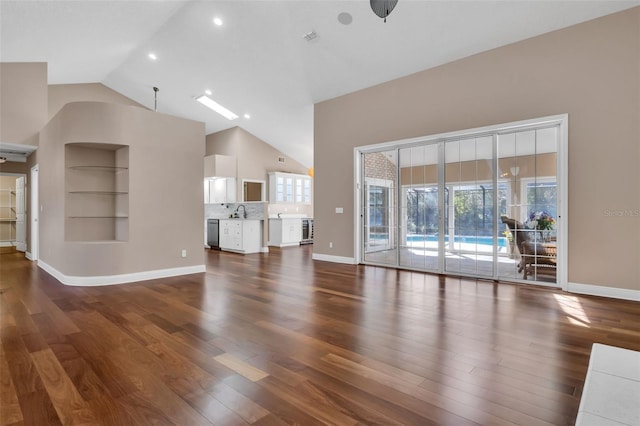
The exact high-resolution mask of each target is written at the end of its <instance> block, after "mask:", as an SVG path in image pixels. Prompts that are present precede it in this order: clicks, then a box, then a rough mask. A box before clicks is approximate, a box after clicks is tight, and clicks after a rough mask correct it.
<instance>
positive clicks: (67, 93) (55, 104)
mask: <svg viewBox="0 0 640 426" xmlns="http://www.w3.org/2000/svg"><path fill="white" fill-rule="evenodd" d="M48 93H49V103H48V111H49V115H48V118H51V117H53V116H54V115H56V114H57V113H58V111H60V109H61V108H62V107H63V106H65V105H66V104H68V103H70V102H80V101H97V102H109V103H112V104H120V105H131V106H137V107H140V108H145V107H144V106H142V105H140V104H139V103H137V102H135V101H133V100H131V99H129V98H127V97H126V96H124V95H121V94H120V93H118V92H116V91H115V90H112V89H110V88H108V87H107V86H105V85H103V84H102V83H82V84H52V85H50V86H49V87H48Z"/></svg>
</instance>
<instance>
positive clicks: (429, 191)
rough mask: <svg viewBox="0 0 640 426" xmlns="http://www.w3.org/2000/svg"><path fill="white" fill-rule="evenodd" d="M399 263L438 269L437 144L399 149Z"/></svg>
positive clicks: (406, 265) (439, 229)
mask: <svg viewBox="0 0 640 426" xmlns="http://www.w3.org/2000/svg"><path fill="white" fill-rule="evenodd" d="M399 156H400V185H401V187H400V188H401V191H400V200H401V206H400V214H399V217H400V235H399V238H398V241H399V242H400V259H399V260H400V262H399V265H400V266H402V267H407V268H412V269H421V270H425V271H433V272H438V271H439V270H440V249H439V246H440V239H441V237H442V235H443V233H442V232H441V229H442V228H441V223H440V222H441V211H442V209H441V208H440V206H441V204H442V201H441V190H440V186H439V184H438V175H439V167H438V164H439V145H438V144H431V145H422V146H414V147H410V148H401V149H399Z"/></svg>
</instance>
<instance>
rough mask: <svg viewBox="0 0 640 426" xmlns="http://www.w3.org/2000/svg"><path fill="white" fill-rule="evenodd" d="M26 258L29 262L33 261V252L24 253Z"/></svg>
mask: <svg viewBox="0 0 640 426" xmlns="http://www.w3.org/2000/svg"><path fill="white" fill-rule="evenodd" d="M24 257H26V258H27V259H29V260H31V261H32V260H33V256H31V252H30V251H25V252H24Z"/></svg>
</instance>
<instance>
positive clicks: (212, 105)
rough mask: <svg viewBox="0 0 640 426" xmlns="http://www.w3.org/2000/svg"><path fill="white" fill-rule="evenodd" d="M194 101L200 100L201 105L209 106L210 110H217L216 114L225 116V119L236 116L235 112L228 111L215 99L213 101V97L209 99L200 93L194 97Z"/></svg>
mask: <svg viewBox="0 0 640 426" xmlns="http://www.w3.org/2000/svg"><path fill="white" fill-rule="evenodd" d="M196 101H198V102H200V103H201V104H202V105H204V106H206V107H208V108H211V109H212V110H214V111H215V112H217V113H218V114H220V115H221V116H223V117H224V118H226V119H227V120H235V119H236V118H238V116H237V115H236V114H234V113H233V112H231V111H229V110H228V109H226V108H225V107H223V106H222V105H220V104H219V103H217V102H216V101H214V100H213V99H211V98H210V97H208V96H206V95H202V96H200V97H198V98H196Z"/></svg>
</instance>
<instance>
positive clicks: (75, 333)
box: [0, 246, 640, 426]
mask: <svg viewBox="0 0 640 426" xmlns="http://www.w3.org/2000/svg"><path fill="white" fill-rule="evenodd" d="M312 249H313V247H312V246H302V247H292V248H285V249H281V250H279V249H273V250H272V251H271V252H270V253H269V254H256V255H247V256H242V255H236V254H231V253H222V252H217V251H207V254H206V261H207V272H206V274H195V275H189V276H184V277H174V278H167V279H159V280H153V281H146V282H141V283H134V284H124V285H116V286H106V287H87V288H81V287H67V286H64V285H61V284H60V283H58V282H57V281H56V280H55V279H53V278H52V277H51V276H50V275H48V274H47V273H46V272H44V271H43V270H40V269H39V268H38V267H37V266H36V265H35V264H34V263H32V262H29V261H27V260H25V259H24V258H23V256H22V254H18V253H13V254H11V253H5V254H1V255H0V303H1V304H0V308H1V310H0V424H2V425H31V424H35V425H45V424H53V425H55V424H64V425H67V424H105V425H144V424H167V425H171V424H176V425H207V424H215V425H247V424H252V425H286V424H298V425H315V424H337V425H400V424H406V425H434V424H444V425H456V426H458V425H488V424H491V425H513V424H519V425H571V424H573V423H574V421H575V418H576V414H577V411H578V405H579V401H580V396H581V394H582V389H583V385H584V379H585V374H586V371H587V366H588V361H589V353H590V349H591V345H592V343H594V342H599V343H604V344H607V345H613V346H619V347H623V348H628V349H633V350H640V304H639V303H634V302H628V301H619V300H609V299H604V298H596V297H586V296H578V295H573V294H567V293H562V292H560V291H555V290H550V289H543V288H537V287H534V286H518V285H514V284H506V283H493V282H483V281H476V280H471V279H459V278H444V277H439V276H434V275H427V274H422V273H417V272H409V271H396V270H393V269H385V268H379V267H371V266H352V265H339V264H332V263H327V262H319V261H312V260H311V253H312Z"/></svg>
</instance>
